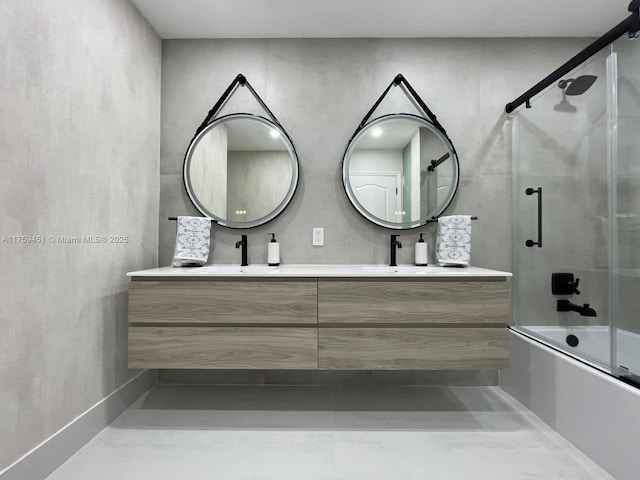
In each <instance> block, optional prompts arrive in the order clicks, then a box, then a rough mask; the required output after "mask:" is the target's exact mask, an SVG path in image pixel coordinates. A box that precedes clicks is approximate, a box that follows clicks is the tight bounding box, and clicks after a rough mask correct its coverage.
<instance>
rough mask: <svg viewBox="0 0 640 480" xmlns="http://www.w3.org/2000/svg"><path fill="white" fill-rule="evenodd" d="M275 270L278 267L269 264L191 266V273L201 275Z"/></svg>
mask: <svg viewBox="0 0 640 480" xmlns="http://www.w3.org/2000/svg"><path fill="white" fill-rule="evenodd" d="M277 270H278V267H271V266H269V265H248V266H245V267H241V266H240V265H204V266H202V267H193V273H201V274H203V275H225V274H226V275H231V274H239V273H269V272H275V271H277Z"/></svg>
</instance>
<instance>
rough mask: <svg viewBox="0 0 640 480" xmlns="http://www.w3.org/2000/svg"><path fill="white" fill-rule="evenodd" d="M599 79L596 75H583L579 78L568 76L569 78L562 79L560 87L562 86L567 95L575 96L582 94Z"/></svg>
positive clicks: (559, 83)
mask: <svg viewBox="0 0 640 480" xmlns="http://www.w3.org/2000/svg"><path fill="white" fill-rule="evenodd" d="M597 79H598V77H596V76H595V75H581V76H579V77H577V78H568V79H567V80H560V81H559V82H558V87H560V88H561V89H562V91H563V93H564V94H565V95H569V96H575V95H582V94H583V93H584V92H586V91H587V90H589V88H591V85H593V84H594V83H595V81H596V80H597Z"/></svg>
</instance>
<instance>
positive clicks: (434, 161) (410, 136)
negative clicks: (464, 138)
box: [342, 74, 459, 229]
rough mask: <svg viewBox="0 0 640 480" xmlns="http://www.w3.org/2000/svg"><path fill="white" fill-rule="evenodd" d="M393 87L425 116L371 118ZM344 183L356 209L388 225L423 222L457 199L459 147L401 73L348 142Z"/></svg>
mask: <svg viewBox="0 0 640 480" xmlns="http://www.w3.org/2000/svg"><path fill="white" fill-rule="evenodd" d="M393 86H400V87H402V89H403V91H404V92H405V93H406V94H407V95H408V96H410V97H413V100H415V102H416V103H417V104H418V105H419V107H420V109H421V110H422V111H423V112H424V114H425V115H424V116H419V115H414V114H409V113H397V114H390V115H383V116H380V117H377V118H374V119H373V120H369V119H370V117H371V115H372V113H373V111H374V110H375V109H376V108H377V107H378V105H379V104H380V102H381V101H382V99H383V98H384V97H385V95H386V94H387V93H388V92H389V90H390V89H391V87H393ZM342 181H343V184H344V188H345V191H346V194H347V197H348V198H349V200H350V202H351V204H352V205H353V206H354V207H355V209H356V210H357V211H358V212H359V213H360V214H361V215H363V216H364V217H365V218H366V219H368V220H370V221H371V222H373V223H375V224H377V225H380V226H383V227H387V228H393V229H410V228H417V227H420V226H422V225H425V224H426V223H429V222H432V221H434V220H435V219H437V217H438V216H440V215H441V214H442V213H443V212H444V210H445V209H446V208H447V207H448V206H449V204H450V203H451V201H452V200H453V197H454V196H455V193H456V190H457V188H458V182H459V165H458V156H457V154H456V150H455V148H454V147H453V143H452V142H451V140H450V139H449V137H448V135H447V133H446V131H445V130H444V128H443V127H442V125H441V124H440V123H439V122H438V120H437V118H436V116H435V115H434V114H433V112H431V110H430V109H429V108H428V107H427V105H426V104H425V103H424V101H423V100H422V99H421V98H420V97H419V96H418V94H417V93H416V92H415V90H414V89H413V88H412V87H411V85H410V84H409V83H408V82H407V81H406V79H405V78H404V77H403V76H402V75H401V74H399V75H397V76H396V77H395V78H394V80H393V82H392V83H391V84H390V85H389V86H388V87H387V89H386V90H385V91H384V93H383V94H382V95H381V97H380V98H379V99H378V100H377V101H376V103H375V104H374V106H373V107H372V108H371V110H369V112H368V113H367V115H365V117H364V118H363V120H362V122H361V123H360V125H359V126H358V128H357V129H356V131H355V133H354V134H353V136H352V137H351V139H350V140H349V144H348V145H347V149H346V151H345V153H344V157H343V160H342Z"/></svg>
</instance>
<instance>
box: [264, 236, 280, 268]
mask: <svg viewBox="0 0 640 480" xmlns="http://www.w3.org/2000/svg"><path fill="white" fill-rule="evenodd" d="M268 235H271V241H270V242H269V243H267V263H268V264H269V266H270V267H277V266H278V265H280V244H279V243H278V241H277V240H276V234H275V233H269V234H268Z"/></svg>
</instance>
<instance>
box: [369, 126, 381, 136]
mask: <svg viewBox="0 0 640 480" xmlns="http://www.w3.org/2000/svg"><path fill="white" fill-rule="evenodd" d="M380 135H382V129H381V128H380V127H376V128H374V129H373V130H371V136H372V137H379V136H380Z"/></svg>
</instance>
